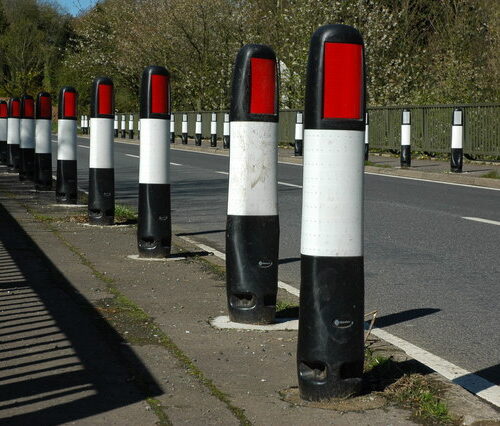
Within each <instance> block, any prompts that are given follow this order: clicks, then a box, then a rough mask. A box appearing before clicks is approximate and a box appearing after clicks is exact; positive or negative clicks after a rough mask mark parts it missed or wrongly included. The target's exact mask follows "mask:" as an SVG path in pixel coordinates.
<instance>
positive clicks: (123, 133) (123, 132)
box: [121, 130, 127, 139]
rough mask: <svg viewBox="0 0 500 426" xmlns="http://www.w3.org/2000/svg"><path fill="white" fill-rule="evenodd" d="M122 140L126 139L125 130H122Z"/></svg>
mask: <svg viewBox="0 0 500 426" xmlns="http://www.w3.org/2000/svg"><path fill="white" fill-rule="evenodd" d="M121 136H122V139H126V138H127V132H126V131H125V130H122V135H121Z"/></svg>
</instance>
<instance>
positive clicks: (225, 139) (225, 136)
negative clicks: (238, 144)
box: [222, 114, 231, 149]
mask: <svg viewBox="0 0 500 426" xmlns="http://www.w3.org/2000/svg"><path fill="white" fill-rule="evenodd" d="M229 129H230V126H229V114H224V126H223V128H222V147H223V148H224V149H229V146H230V144H231V136H230V130H229Z"/></svg>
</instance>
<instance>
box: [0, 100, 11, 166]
mask: <svg viewBox="0 0 500 426" xmlns="http://www.w3.org/2000/svg"><path fill="white" fill-rule="evenodd" d="M8 118H9V108H8V106H7V102H5V101H2V100H0V163H1V164H7V122H8Z"/></svg>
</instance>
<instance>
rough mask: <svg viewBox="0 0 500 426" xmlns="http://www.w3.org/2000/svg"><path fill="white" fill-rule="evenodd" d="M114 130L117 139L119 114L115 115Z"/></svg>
mask: <svg viewBox="0 0 500 426" xmlns="http://www.w3.org/2000/svg"><path fill="white" fill-rule="evenodd" d="M113 129H114V136H115V138H117V137H118V115H117V114H115V120H114V124H113Z"/></svg>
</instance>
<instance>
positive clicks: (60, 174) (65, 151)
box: [56, 86, 78, 204]
mask: <svg viewBox="0 0 500 426" xmlns="http://www.w3.org/2000/svg"><path fill="white" fill-rule="evenodd" d="M77 98H78V93H77V91H76V90H75V89H74V88H73V87H71V86H65V87H62V88H61V90H60V91H59V106H58V113H57V116H58V129H57V143H58V146H57V179H56V201H57V202H58V203H67V204H76V201H77V197H78V189H77V167H76V119H77Z"/></svg>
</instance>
